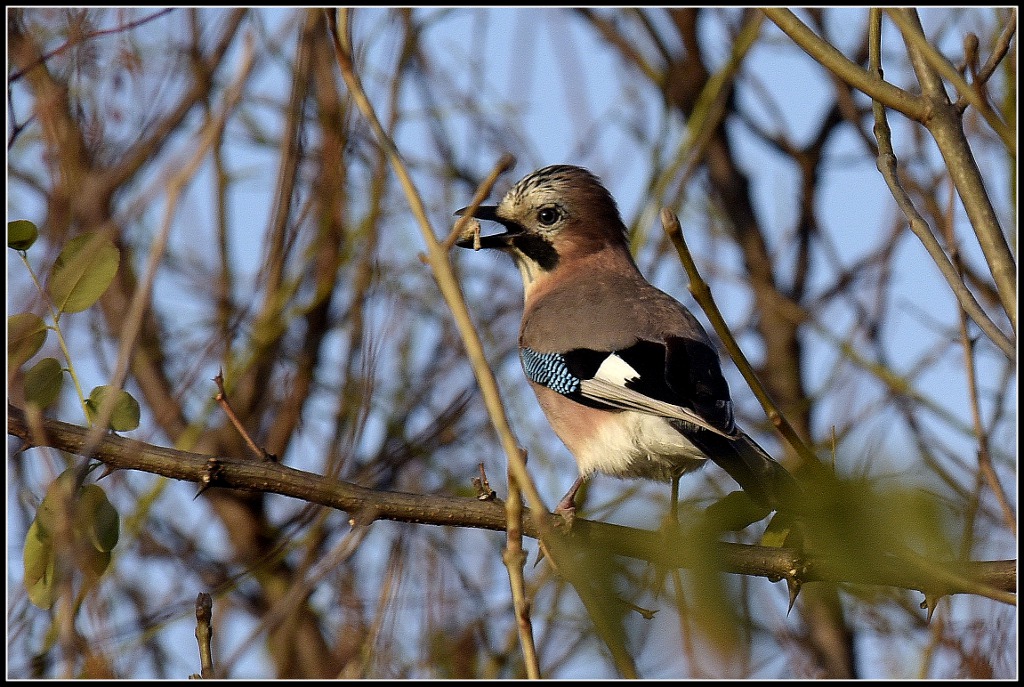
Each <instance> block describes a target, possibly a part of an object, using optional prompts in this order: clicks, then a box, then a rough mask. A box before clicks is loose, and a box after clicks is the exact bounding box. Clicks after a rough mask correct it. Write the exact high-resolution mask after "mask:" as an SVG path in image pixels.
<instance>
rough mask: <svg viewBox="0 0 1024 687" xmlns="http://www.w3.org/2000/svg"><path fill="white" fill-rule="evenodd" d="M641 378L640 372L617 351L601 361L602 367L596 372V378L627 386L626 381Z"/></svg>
mask: <svg viewBox="0 0 1024 687" xmlns="http://www.w3.org/2000/svg"><path fill="white" fill-rule="evenodd" d="M639 378H640V373H639V372H637V371H636V370H634V369H633V367H632V366H631V365H630V364H629V363H627V362H626V361H625V360H623V359H622V358H620V357H619V356H618V355H616V354H615V353H611V354H609V355H608V357H607V358H605V359H604V362H602V363H601V367H599V368H597V372H595V373H594V379H600V380H601V381H604V382H608V383H610V384H616V385H618V386H626V382H631V381H633V380H635V379H639Z"/></svg>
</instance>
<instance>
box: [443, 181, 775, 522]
mask: <svg viewBox="0 0 1024 687" xmlns="http://www.w3.org/2000/svg"><path fill="white" fill-rule="evenodd" d="M465 210H466V208H463V209H462V210H459V211H458V212H457V213H456V214H463V213H464V211H465ZM473 216H474V217H476V218H478V219H481V220H491V221H494V222H498V223H499V224H502V225H503V226H504V227H505V231H504V232H503V233H500V234H492V235H489V236H488V235H483V236H479V237H478V244H477V246H478V247H479V248H494V249H498V250H500V251H503V252H505V253H508V254H509V255H511V256H512V258H513V259H514V260H515V263H516V265H517V266H518V268H519V271H520V273H521V274H522V278H523V284H524V287H525V299H524V301H525V302H524V306H523V320H522V325H521V327H520V330H519V355H520V361H521V363H522V367H523V371H524V372H525V373H526V377H527V379H528V380H529V383H530V386H531V387H532V388H533V391H534V392H535V393H536V395H537V400H538V401H539V402H540V406H541V408H542V409H543V410H544V413H545V415H546V416H547V419H548V421H549V422H550V423H551V427H552V428H553V429H554V431H555V434H557V435H558V437H559V438H560V439H561V440H562V442H564V443H565V445H566V447H568V449H569V451H570V452H571V453H572V455H573V456H574V457H575V459H576V463H577V465H578V467H579V473H580V477H579V479H577V480H576V482H575V483H574V484H573V486H572V487H571V488H570V489H569V491H568V492H567V493H566V494H565V496H564V497H563V498H562V500H561V502H560V503H559V505H558V507H557V508H556V512H560V513H562V514H563V515H571V514H572V513H573V512H574V509H575V497H576V492H577V491H578V490H579V488H580V486H581V485H582V484H583V482H584V480H585V479H586V478H587V477H588V476H589V475H591V474H592V473H594V472H602V473H605V474H609V475H614V476H616V477H640V478H646V479H652V480H659V481H664V482H672V485H673V498H674V497H675V494H676V489H677V488H678V480H679V477H680V476H681V475H683V474H686V473H687V472H690V471H692V470H695V469H697V468H699V467H701V466H703V465H704V463H705V461H706V460H708V459H710V460H711V461H713V462H715V463H716V464H718V465H719V466H721V467H722V468H723V469H724V470H725V471H726V472H727V473H728V474H729V475H730V476H731V477H732V478H733V479H734V480H735V481H736V482H737V483H738V484H739V485H740V486H741V487H742V488H743V489H744V490H745V491H746V492H747V493H748V494H749V495H750V496H751V497H752V498H753V499H754V500H755V501H756V502H758V503H759V504H760V505H762V506H764V507H766V508H769V509H776V508H777V507H778V506H779V502H780V501H781V500H782V499H783V498H784V494H785V493H786V492H787V490H789V489H791V488H792V487H793V486H794V485H795V483H794V481H793V478H792V477H791V476H790V475H789V473H788V472H786V470H785V469H784V468H783V467H782V466H781V465H780V464H779V463H777V462H775V461H774V460H773V459H772V458H771V456H769V455H768V454H767V453H766V452H765V451H764V450H763V449H762V448H761V447H760V446H758V445H757V444H756V443H755V442H754V440H753V439H751V438H750V437H749V436H747V435H746V434H745V433H744V432H743V431H742V430H741V429H740V428H739V427H737V426H736V422H735V418H734V416H733V404H732V400H731V398H730V396H729V386H728V384H727V383H726V380H725V377H724V376H723V375H722V368H721V364H720V362H719V358H718V354H717V353H716V351H715V348H714V345H713V344H712V342H711V340H710V339H709V338H708V335H707V333H706V332H705V331H704V329H703V327H701V325H700V323H699V322H698V321H697V319H696V318H695V317H694V316H693V315H692V314H691V313H690V311H689V310H687V309H686V308H685V307H684V306H683V305H682V304H680V303H679V302H678V301H676V300H675V299H674V298H672V297H671V296H669V295H668V294H666V293H664V292H663V291H661V290H659V289H657V288H655V287H654V286H652V285H651V284H649V283H648V282H647V280H645V279H644V277H643V275H642V274H641V273H640V270H639V269H638V268H637V265H636V262H634V260H633V256H632V255H631V254H630V252H629V246H628V243H627V237H626V233H627V230H626V227H625V225H624V224H623V222H622V218H621V217H620V215H619V210H618V207H617V206H616V203H615V200H614V199H613V198H612V196H611V194H610V193H609V192H608V191H607V190H606V189H605V188H604V186H602V185H601V182H600V181H599V180H598V178H597V177H595V176H594V175H593V174H591V173H590V172H589V171H587V170H585V169H583V168H581V167H575V166H571V165H554V166H550V167H545V168H543V169H540V170H538V171H536V172H534V173H532V174H529V175H527V176H526V177H524V178H523V179H522V180H520V181H519V182H518V183H517V184H516V185H515V186H513V187H512V189H511V190H509V192H508V193H507V194H506V195H505V197H504V198H503V199H502V200H501V202H500V203H499V204H498V205H496V206H481V207H478V208H477V209H476V211H475V212H474V213H473ZM458 245H459V246H461V247H463V248H471V247H474V240H473V239H472V238H462V239H460V241H459V242H458ZM673 507H674V503H673Z"/></svg>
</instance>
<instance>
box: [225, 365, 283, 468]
mask: <svg viewBox="0 0 1024 687" xmlns="http://www.w3.org/2000/svg"><path fill="white" fill-rule="evenodd" d="M213 381H214V383H215V384H216V385H217V389H218V391H217V395H216V396H214V400H216V401H217V403H218V404H219V405H220V407H221V408H222V409H223V410H224V414H225V415H227V416H228V420H230V421H231V424H232V425H234V427H235V429H236V430H237V431H238V433H239V434H240V435H241V437H242V439H244V440H245V444H246V446H248V447H249V450H250V451H252V452H253V453H254V454H255V455H256V457H257V458H259V459H260V460H273V457H272V456H271V455H270V454H269V453H267V452H266V451H264V450H263V449H262V448H260V447H259V446H258V445H257V444H256V442H255V441H253V438H252V436H250V435H249V432H248V431H247V430H246V429H245V425H243V424H242V421H241V420H239V419H238V414H237V413H235V410H234V408H232V407H231V402H230V401H229V400H228V392H227V391H225V390H224V371H223V370H221V371H219V372H218V373H217V376H216V377H214V378H213Z"/></svg>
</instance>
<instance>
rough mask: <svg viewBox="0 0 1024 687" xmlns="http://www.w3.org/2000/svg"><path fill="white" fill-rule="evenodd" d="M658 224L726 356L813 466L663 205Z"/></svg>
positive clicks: (807, 450)
mask: <svg viewBox="0 0 1024 687" xmlns="http://www.w3.org/2000/svg"><path fill="white" fill-rule="evenodd" d="M661 223H662V226H663V227H664V229H665V233H666V234H667V235H668V237H669V239H670V240H671V241H672V245H674V246H675V248H676V251H677V252H678V253H679V259H680V261H681V262H682V263H683V268H684V269H685V270H686V275H687V276H688V277H689V279H690V287H689V288H690V293H692V294H693V297H694V299H695V300H696V301H697V303H699V304H700V306H701V308H702V309H703V310H704V313H705V314H706V315H707V316H708V319H709V320H710V321H711V326H713V327H714V328H715V333H717V334H718V336H719V338H720V339H721V340H722V343H723V344H725V348H726V350H727V351H728V352H729V356H730V357H731V358H732V359H733V362H735V363H736V367H738V368H739V370H740V373H741V374H742V375H743V378H744V379H745V380H747V384H748V385H750V389H751V391H753V392H754V396H756V397H757V400H758V401H759V402H760V403H761V407H762V408H764V412H765V415H767V416H768V419H769V420H770V421H771V423H772V425H773V426H774V427H775V428H776V429H778V431H779V433H780V434H782V436H783V437H785V439H786V441H788V442H789V444H790V446H792V447H793V450H794V451H796V452H797V454H798V455H799V456H800V458H801V459H802V460H803V462H804V464H806V465H807V466H808V467H810V466H813V465H816V464H817V463H818V459H817V458H816V457H815V455H814V452H813V451H811V449H810V448H808V447H807V445H806V444H805V443H804V442H803V440H802V439H801V438H800V435H798V434H797V433H796V431H795V430H794V429H793V427H792V426H791V425H790V424H789V422H788V421H787V420H786V417H785V416H784V415H783V414H782V413H781V412H780V411H779V409H778V407H777V406H776V405H775V403H774V401H772V399H771V397H770V396H769V395H768V391H767V390H766V389H765V388H764V386H763V385H762V384H761V382H760V380H759V379H758V378H757V375H756V374H754V368H753V367H752V366H751V365H750V363H749V362H748V361H747V358H746V356H745V355H743V351H742V350H741V349H740V347H739V344H738V343H736V338H735V337H734V336H733V335H732V332H731V331H730V330H729V325H728V324H726V322H725V318H724V317H722V313H721V311H720V310H719V309H718V305H717V304H716V303H715V300H714V298H713V297H712V295H711V289H710V288H709V287H708V285H707V282H705V281H704V279H703V278H702V277H701V276H700V272H698V271H697V265H696V264H695V263H694V261H693V256H692V255H690V249H689V248H688V247H687V246H686V240H685V239H684V238H683V230H682V228H681V227H680V226H679V218H678V217H676V215H675V213H674V212H672V211H671V210H669V209H668V208H664V209H662V211H661Z"/></svg>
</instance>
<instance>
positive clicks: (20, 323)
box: [7, 312, 46, 367]
mask: <svg viewBox="0 0 1024 687" xmlns="http://www.w3.org/2000/svg"><path fill="white" fill-rule="evenodd" d="M44 341H46V323H45V322H43V321H42V320H41V319H40V318H39V317H38V316H37V315H33V314H32V313H30V312H23V313H20V314H18V315H11V316H10V317H8V318H7V364H8V365H10V366H11V367H21V366H22V365H24V364H25V363H26V362H28V360H29V359H30V358H31V357H32V356H34V355H35V354H36V353H38V352H39V349H40V348H42V347H43V342H44Z"/></svg>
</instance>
